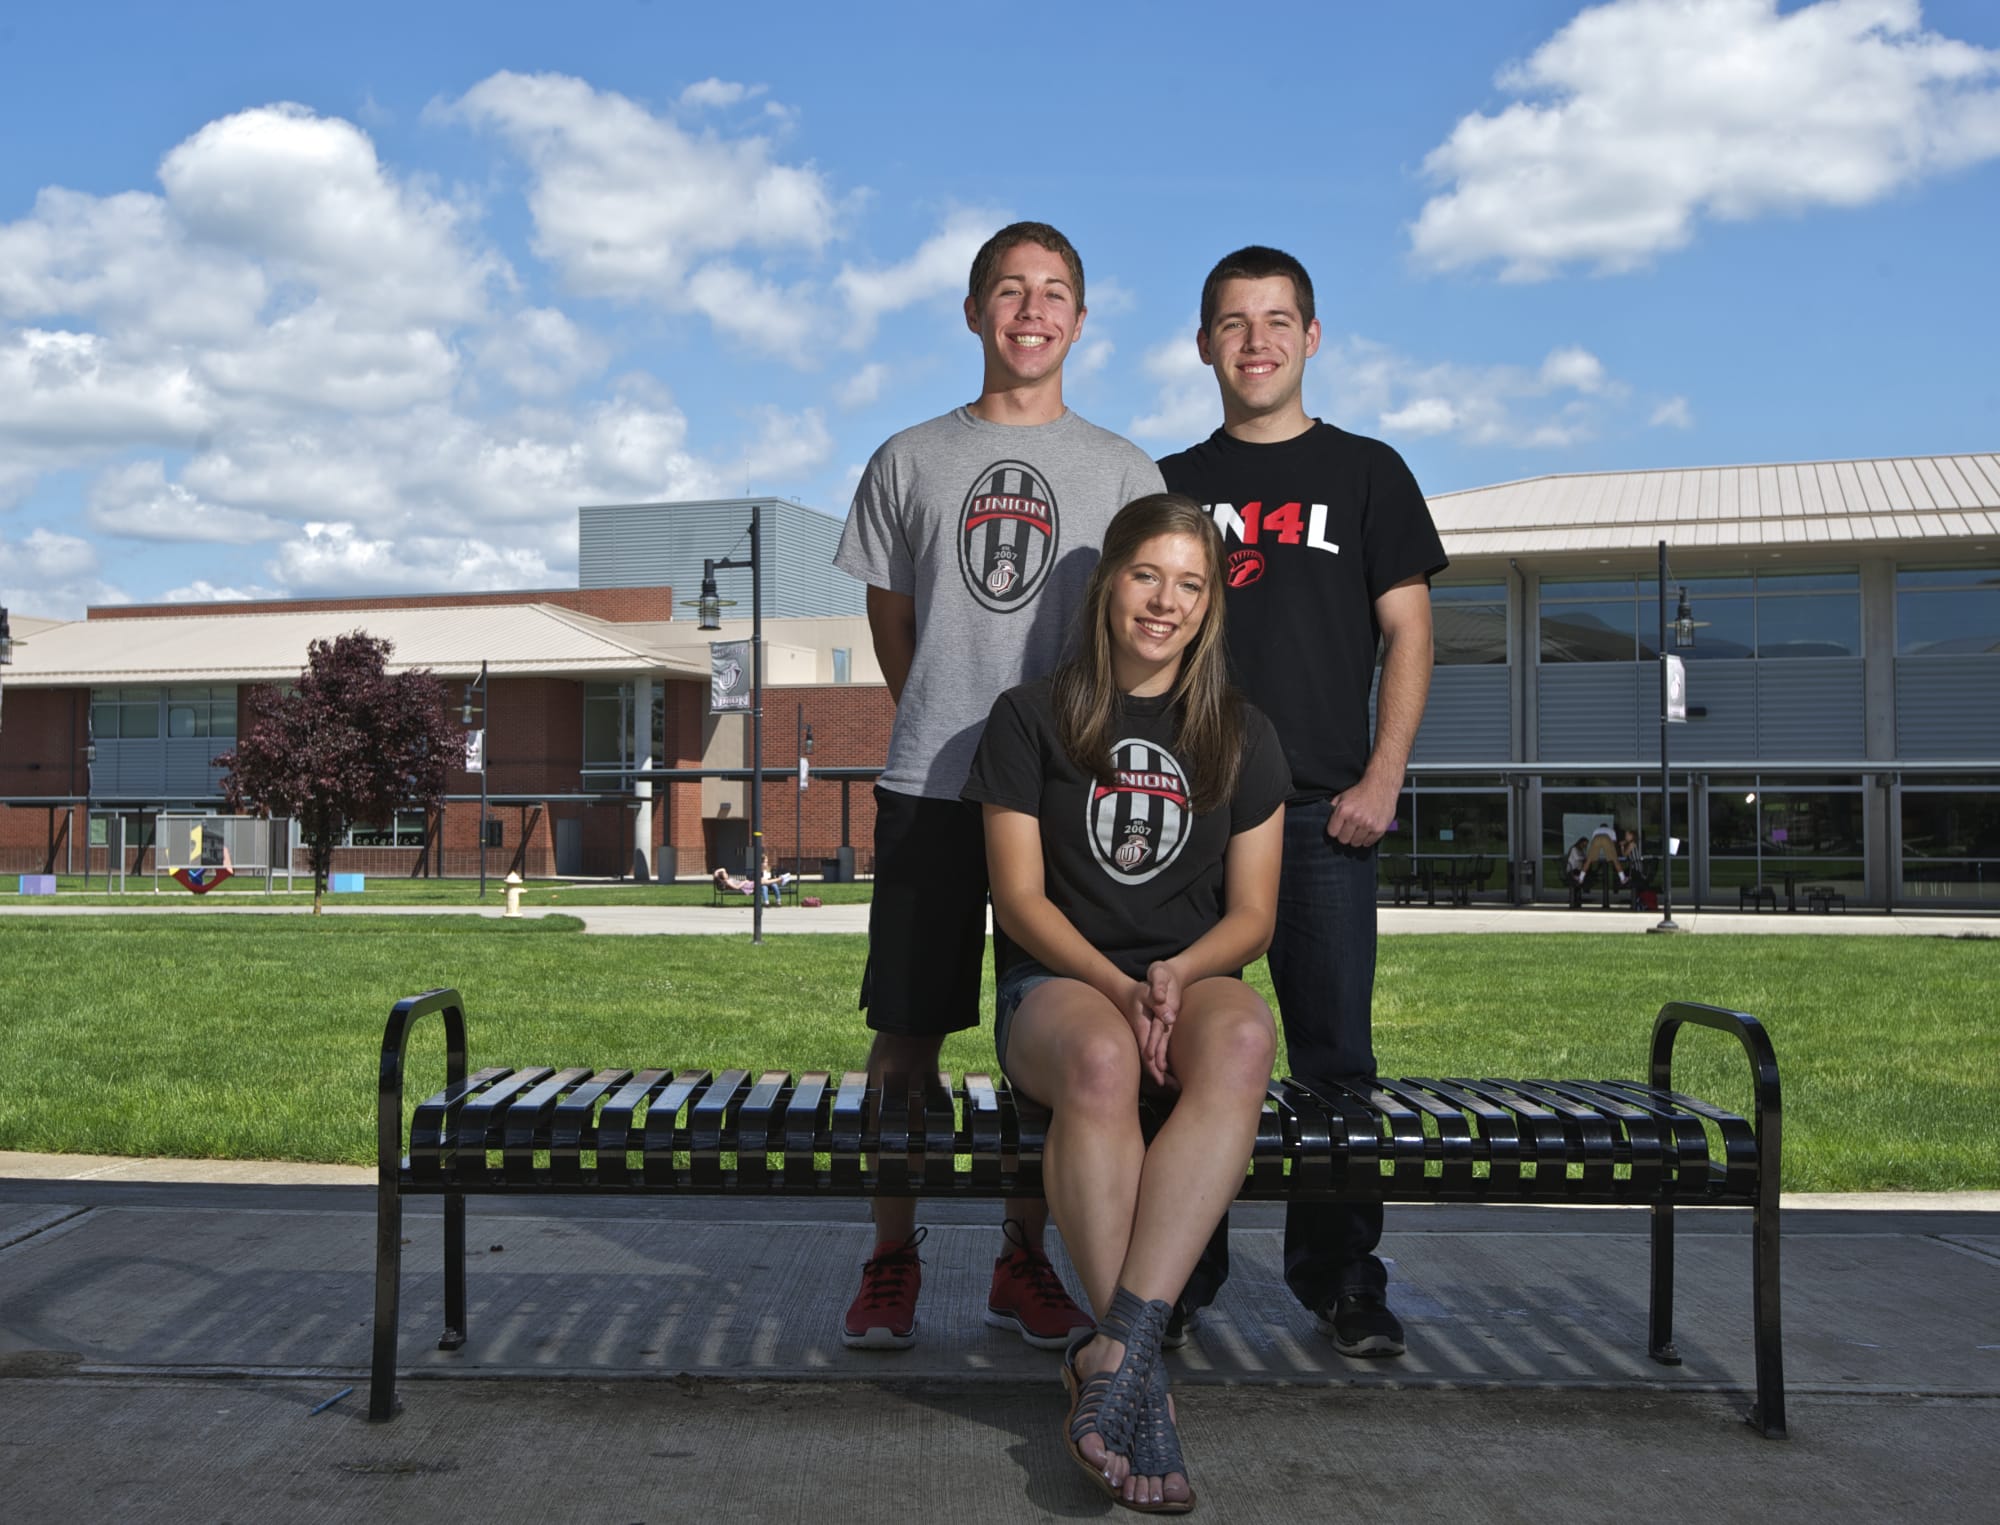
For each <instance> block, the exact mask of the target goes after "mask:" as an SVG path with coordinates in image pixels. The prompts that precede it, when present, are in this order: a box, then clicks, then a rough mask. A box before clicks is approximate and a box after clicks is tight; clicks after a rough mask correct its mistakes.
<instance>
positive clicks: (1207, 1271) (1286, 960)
mask: <svg viewBox="0 0 2000 1525" xmlns="http://www.w3.org/2000/svg"><path fill="white" fill-rule="evenodd" d="M1328 809H1329V807H1328V805H1327V802H1326V801H1324V800H1319V801H1315V802H1313V803H1311V804H1305V805H1287V806H1286V807H1285V864H1284V868H1283V870H1282V871H1281V873H1280V875H1279V880H1278V924H1277V927H1276V929H1275V930H1274V931H1273V933H1272V935H1271V953H1270V959H1271V984H1272V987H1273V989H1274V991H1275V992H1276V994H1277V997H1278V1018H1279V1020H1280V1022H1282V1023H1283V1024H1284V1029H1285V1048H1286V1051H1287V1055H1288V1058H1289V1060H1290V1065H1291V1072H1292V1074H1293V1076H1294V1077H1295V1078H1297V1079H1300V1080H1308V1081H1322V1082H1324V1081H1329V1080H1345V1081H1348V1082H1350V1083H1354V1082H1365V1081H1371V1080H1373V1079H1374V1078H1375V1043H1374V1034H1373V1026H1372V1018H1371V1012H1372V1008H1373V1005H1374V998H1375V849H1374V848H1372V847H1346V846H1343V845H1341V844H1340V843H1338V842H1335V841H1333V840H1332V839H1331V838H1329V837H1328V836H1327V834H1326V818H1327V811H1328ZM1228 1228H1229V1223H1228V1220H1227V1219H1226V1218H1225V1219H1224V1220H1223V1222H1222V1224H1221V1225H1220V1226H1219V1227H1218V1228H1217V1229H1216V1233H1215V1238H1214V1239H1212V1240H1211V1241H1210V1242H1209V1247H1208V1249H1207V1250H1205V1251H1204V1252H1203V1254H1202V1259H1201V1262H1200V1264H1198V1265H1197V1266H1196V1267H1195V1269H1194V1274H1193V1275H1192V1276H1190V1277H1189V1278H1188V1286H1187V1291H1186V1292H1185V1293H1183V1294H1182V1298H1183V1301H1185V1302H1186V1303H1187V1304H1188V1305H1189V1306H1191V1307H1196V1308H1200V1307H1205V1306H1206V1305H1207V1304H1208V1303H1210V1302H1211V1301H1213V1300H1214V1297H1215V1293H1216V1289H1218V1288H1219V1287H1220V1286H1221V1285H1222V1283H1223V1281H1224V1280H1225V1279H1226V1278H1227V1277H1228V1275H1229V1254H1228V1240H1227V1235H1228ZM1381 1241H1382V1204H1381V1203H1379V1202H1370V1203H1362V1202H1294V1203H1291V1204H1290V1205H1289V1207H1288V1208H1287V1210H1286V1213H1285V1284H1286V1285H1287V1286H1288V1287H1290V1288H1291V1289H1292V1295H1293V1296H1294V1297H1296V1298H1298V1300H1299V1301H1300V1302H1301V1303H1303V1304H1305V1305H1306V1307H1308V1308H1310V1309H1312V1310H1313V1311H1315V1312H1318V1311H1320V1310H1322V1309H1324V1308H1325V1307H1326V1306H1327V1304H1329V1303H1331V1302H1332V1301H1333V1300H1334V1299H1335V1298H1337V1297H1339V1296H1340V1295H1341V1294H1342V1293H1343V1292H1374V1293H1376V1294H1378V1295H1379V1294H1380V1293H1381V1292H1382V1291H1383V1290H1384V1289H1385V1288H1386V1287H1387V1286H1388V1284H1389V1273H1388V1269H1387V1268H1386V1267H1385V1266H1384V1265H1383V1264H1382V1262H1381V1261H1380V1260H1378V1259H1377V1258H1376V1256H1375V1247H1376V1245H1378V1244H1380V1243H1381Z"/></svg>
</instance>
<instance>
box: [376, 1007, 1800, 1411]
mask: <svg viewBox="0 0 2000 1525" xmlns="http://www.w3.org/2000/svg"><path fill="white" fill-rule="evenodd" d="M431 1015H436V1016H437V1017H438V1018H439V1019H440V1020H441V1023H442V1026H443V1028H444V1041H445V1068H446V1079H445V1086H444V1089H443V1090H441V1091H439V1092H438V1093H437V1094H436V1095H434V1096H431V1097H429V1098H428V1099H427V1100H425V1101H423V1102H420V1103H419V1104H418V1105H417V1107H416V1108H415V1111H414V1113H413V1115H412V1117H411V1121H410V1130H409V1136H408V1138H407V1140H406V1139H405V1138H404V1136H403V1075H404V1064H405V1060H406V1057H407V1054H408V1050H409V1044H410V1036H411V1032H412V1030H413V1029H414V1027H415V1026H416V1024H417V1023H418V1022H419V1021H420V1020H421V1019H422V1018H424V1017H427V1016H431ZM1689 1024H1693V1025H1698V1026H1702V1027H1711V1028H1716V1029H1719V1030H1721V1031H1723V1032H1726V1033H1731V1034H1733V1035H1734V1036H1735V1037H1736V1038H1737V1039H1738V1040H1739V1041H1740V1042H1741V1044H1742V1046H1743V1049H1744V1052H1745V1053H1746V1055H1747V1056H1748V1058H1749V1061H1750V1071H1751V1081H1752V1085H1753V1087H1754V1100H1753V1105H1752V1107H1751V1112H1752V1116H1751V1117H1750V1118H1744V1117H1741V1116H1738V1115H1736V1114H1734V1113H1731V1112H1727V1111H1724V1110H1723V1109H1721V1108H1719V1107H1715V1106H1712V1105H1710V1104H1709V1103H1707V1102H1705V1101H1700V1100H1697V1099H1696V1098H1694V1097H1691V1096H1686V1095H1683V1094H1681V1093H1680V1092H1678V1091H1676V1090H1674V1089H1673V1085H1672V1069H1673V1055H1674V1042H1675V1039H1676V1037H1677V1036H1678V1035H1679V1033H1680V1031H1681V1029H1682V1028H1683V1027H1684V1026H1687V1025H1689ZM1047 1122H1048V1113H1047V1112H1046V1111H1045V1110H1043V1109H1042V1108H1040V1107H1038V1106H1036V1105H1035V1104H1034V1103H1033V1102H1031V1101H1028V1100H1026V1099H1025V1098H1021V1097H1017V1096H1015V1095H1013V1094H1012V1093H1010V1092H1009V1090H1008V1089H1007V1086H1006V1084H1005V1082H1004V1081H997V1082H996V1081H994V1080H992V1079H990V1078H989V1077H987V1076H985V1075H979V1074H970V1075H967V1076H966V1077H965V1084H964V1086H963V1087H962V1088H952V1089H950V1090H949V1091H948V1092H945V1091H934V1092H932V1093H930V1094H928V1095H925V1094H917V1095H913V1096H910V1097H908V1098H903V1097H898V1096H895V1095H890V1096H886V1097H884V1096H879V1095H877V1094H876V1093H875V1092H872V1091H870V1090H869V1089H868V1085H867V1077H866V1076H865V1075H862V1074H858V1073H849V1074H845V1075H841V1076H834V1075H831V1074H828V1073H827V1072H825V1071H813V1072H809V1073H806V1074H802V1075H799V1076H796V1077H794V1076H792V1075H791V1074H789V1073H787V1072H784V1071H779V1070H767V1071H764V1072H761V1073H754V1074H753V1073H752V1072H750V1071H747V1070H725V1071H723V1072H722V1073H720V1074H715V1073H711V1072H710V1071H707V1070H675V1069H670V1068H664V1067H663V1068H659V1069H641V1070H625V1069H596V1070H593V1069H590V1068H572V1069H562V1070H555V1069H547V1068H525V1069H515V1068H508V1067H496V1068H490V1069H481V1070H476V1071H474V1070H471V1069H469V1068H468V1060H467V1048H466V1023H465V1007H464V1003H463V1001H462V1000H461V999H460V997H459V994H458V992H457V991H455V990H433V991H430V992H429V993H427V994H425V995H420V996H411V997H410V998H409V999H407V1000H404V1001H401V1002H399V1003H398V1004H397V1006H396V1008H395V1009H394V1010H393V1011H392V1012H391V1013H390V1014H389V1023H388V1027H387V1030H386V1031H385V1032H384V1033H383V1035H382V1070H381V1088H380V1094H379V1100H378V1116H377V1129H378V1131H377V1176H376V1193H377V1195H376V1255H375V1343H374V1365H373V1370H372V1373H371V1376H370V1387H369V1398H368V1417H369V1418H370V1419H376V1420H383V1419H388V1418H390V1417H392V1416H393V1415H394V1413H395V1411H396V1350H397V1333H398V1330H397V1317H398V1306H399V1299H400V1294H401V1283H402V1243H403V1198H405V1197H407V1196H437V1197H443V1198H444V1323H445V1328H444V1334H443V1337H442V1338H441V1339H440V1340H439V1341H438V1345H439V1348H440V1349H445V1350H455V1349H457V1348H458V1347H459V1346H461V1345H463V1344H464V1343H465V1331H466V1306H465V1303H466V1299H465V1199H466V1198H467V1197H472V1196H479V1197H522V1196H577V1195H620V1196H633V1197H638V1196H669V1197H672V1196H717V1195H725V1196H729V1197H732V1198H735V1199H739V1200H740V1199H743V1198H750V1197H822V1198H824V1197H840V1198H865V1197H872V1196H878V1195H880V1196H925V1197H959V1198H981V1197H1011V1196H1017V1195H1025V1196H1035V1195H1039V1194H1040V1192H1041V1156H1042V1139H1043V1131H1044V1129H1045V1127H1046V1125H1047ZM1779 1142H1780V1126H1779V1092H1778V1066H1777V1060H1776V1058H1775V1056H1774V1055H1773V1052H1772V1049H1771V1042H1770V1039H1769V1037H1768V1036H1767V1035H1766V1033H1765V1031H1764V1029H1763V1027H1762V1025H1761V1024H1759V1023H1758V1021H1757V1020H1756V1019H1755V1018H1754V1017H1748V1016H1744V1015H1743V1014H1742V1013H1740V1012H1733V1011H1725V1010H1722V1009H1721V1008H1718V1007H1713V1006H1696V1005H1690V1004H1683V1003H1679V1002H1675V1003H1670V1004H1668V1005H1666V1006H1663V1007H1661V1008H1660V1013H1659V1016H1658V1018H1657V1019H1656V1020H1655V1022H1654V1024H1653V1043H1652V1055H1651V1066H1650V1084H1646V1085H1641V1084H1639V1083H1637V1082H1634V1081H1624V1080H1599V1081H1582V1080H1389V1079H1383V1080H1380V1081H1378V1082H1376V1083H1375V1084H1374V1085H1372V1086H1365V1087H1361V1086H1340V1087H1336V1088H1333V1089H1319V1088H1313V1087H1308V1086H1306V1085H1302V1084H1300V1083H1299V1082H1297V1081H1291V1080H1283V1081H1273V1082H1272V1084H1271V1091H1270V1099H1269V1101H1268V1102H1267V1103H1266V1105H1265V1108H1264V1113H1263V1118H1262V1121H1261V1123H1260V1125H1259V1128H1258V1136H1257V1147H1256V1152H1255V1154H1254V1155H1253V1157H1252V1160H1251V1164H1250V1169H1249V1172H1248V1174H1247V1176H1246V1178H1245V1180H1244V1184H1243V1190H1242V1192H1241V1194H1240V1200H1244V1201H1286V1200H1290V1199H1291V1198H1294V1197H1298V1198H1305V1199H1323V1200H1335V1199H1338V1200H1347V1201H1382V1202H1477V1203H1515V1204H1533V1205H1542V1206H1553V1207H1563V1206H1576V1205H1578V1204H1613V1205H1625V1206H1643V1207H1647V1208H1650V1209H1651V1214H1652V1268H1651V1283H1650V1296H1651V1314H1650V1318H1649V1327H1648V1332H1647V1349H1648V1352H1649V1353H1650V1354H1651V1356H1652V1357H1653V1359H1654V1360H1656V1361H1659V1362H1660V1363H1662V1364H1663V1365H1670V1366H1672V1365H1678V1364H1679V1363H1680V1356H1679V1354H1678V1353H1677V1352H1676V1351H1675V1349H1674V1344H1673V1306H1674V1209H1675V1208H1676V1207H1741V1208H1745V1209H1748V1210H1749V1212H1750V1214H1751V1216H1752V1252H1751V1308H1752V1314H1753V1322H1754V1333H1755V1341H1756V1373H1757V1398H1756V1404H1755V1406H1754V1408H1752V1410H1751V1412H1750V1415H1749V1418H1750V1423H1751V1424H1752V1425H1754V1426H1756V1427H1757V1428H1758V1429H1759V1430H1761V1431H1762V1432H1763V1433H1764V1434H1765V1435H1768V1436H1773V1437H1776V1436H1781V1435H1783V1434H1784V1432H1785V1385H1784V1365H1783V1350H1782V1342H1781V1337H1780V1330H1779V1312H1778V1164H1779Z"/></svg>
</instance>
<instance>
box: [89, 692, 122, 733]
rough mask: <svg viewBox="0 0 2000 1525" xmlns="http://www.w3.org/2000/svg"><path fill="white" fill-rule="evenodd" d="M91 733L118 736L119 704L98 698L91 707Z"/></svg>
mask: <svg viewBox="0 0 2000 1525" xmlns="http://www.w3.org/2000/svg"><path fill="white" fill-rule="evenodd" d="M90 734H91V735H92V736H116V735H117V734H118V706H117V705H115V704H106V703H105V702H104V701H103V700H101V699H100V700H98V701H97V702H96V703H95V704H93V705H91V707H90Z"/></svg>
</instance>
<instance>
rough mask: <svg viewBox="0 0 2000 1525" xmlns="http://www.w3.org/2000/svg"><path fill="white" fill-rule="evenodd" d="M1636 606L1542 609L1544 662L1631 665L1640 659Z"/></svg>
mask: <svg viewBox="0 0 2000 1525" xmlns="http://www.w3.org/2000/svg"><path fill="white" fill-rule="evenodd" d="M1635 608H1636V606H1635V605H1634V604H1633V602H1632V601H1631V600H1630V599H1626V600H1625V601H1624V602H1622V603H1611V602H1603V603H1590V604H1563V605H1560V606H1557V607H1553V608H1545V609H1543V610H1542V660H1543V661H1544V662H1630V661H1634V660H1636V658H1637V657H1638V643H1637V639H1636V630H1637V627H1636V624H1635V622H1634V611H1635Z"/></svg>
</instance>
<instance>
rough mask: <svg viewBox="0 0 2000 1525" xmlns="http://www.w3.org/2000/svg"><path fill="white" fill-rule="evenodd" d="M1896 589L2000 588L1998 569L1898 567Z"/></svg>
mask: <svg viewBox="0 0 2000 1525" xmlns="http://www.w3.org/2000/svg"><path fill="white" fill-rule="evenodd" d="M1896 586H1897V587H1898V588H2000V567H1898V568H1896Z"/></svg>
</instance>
